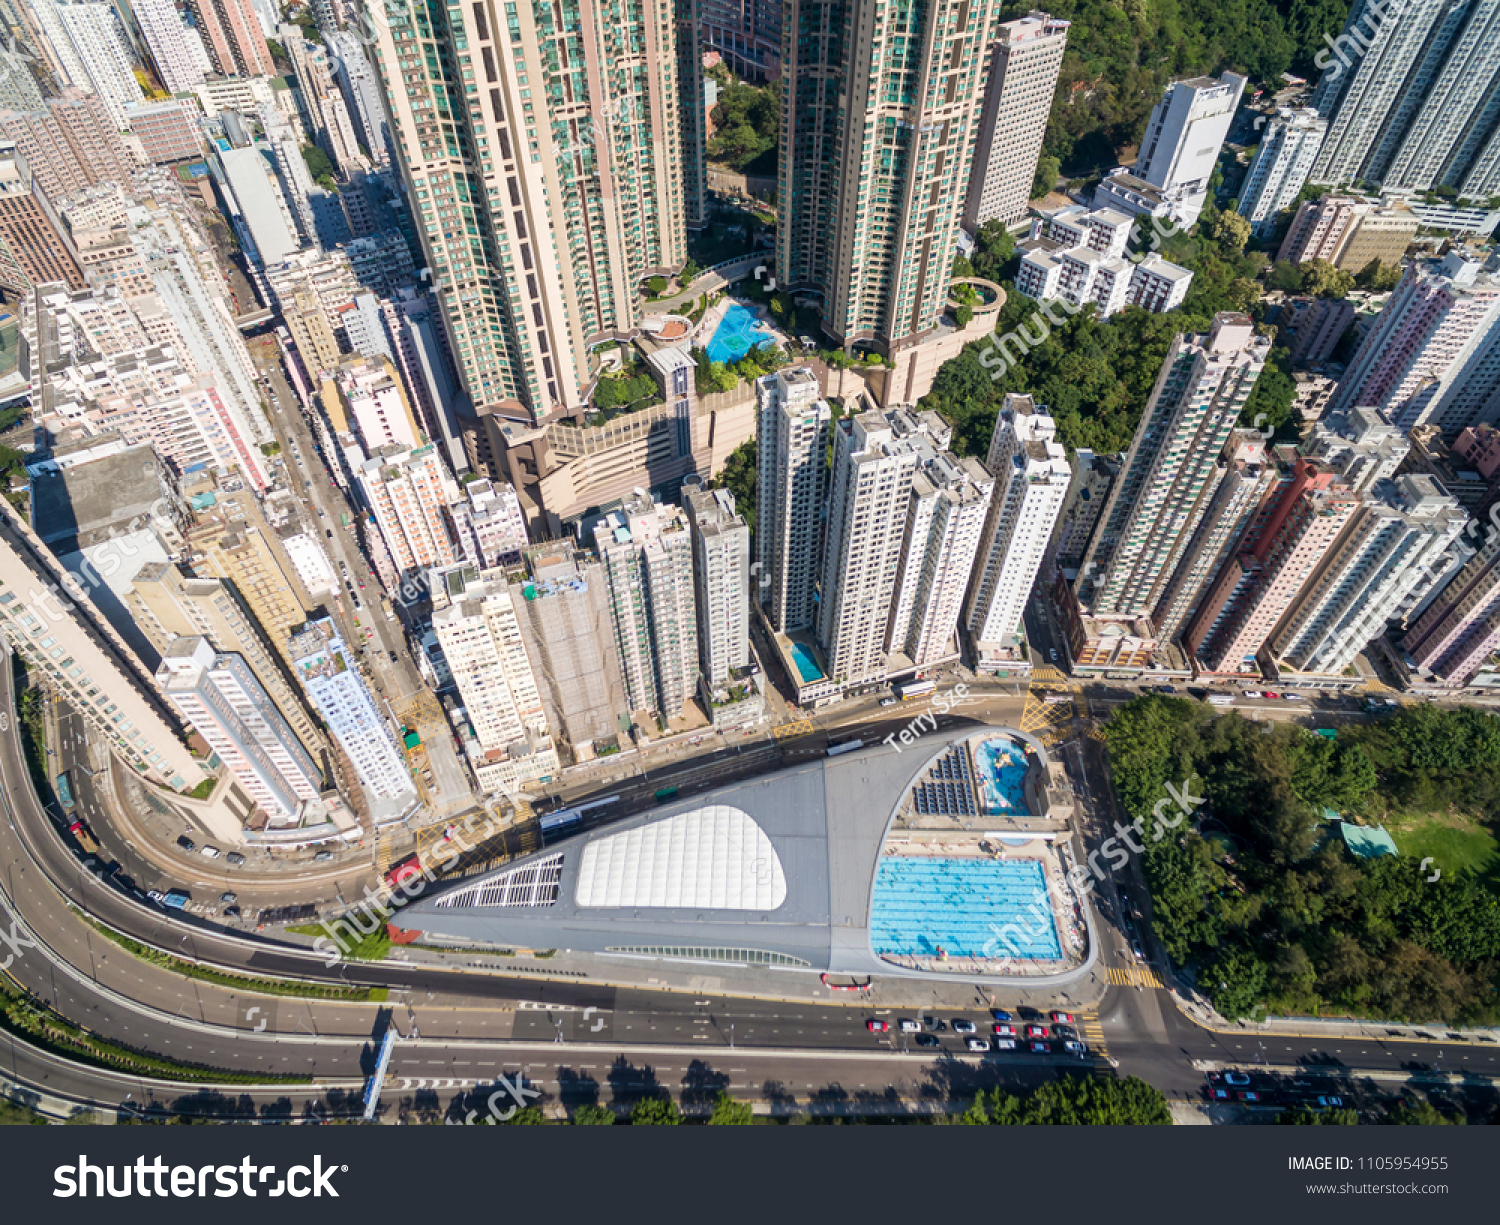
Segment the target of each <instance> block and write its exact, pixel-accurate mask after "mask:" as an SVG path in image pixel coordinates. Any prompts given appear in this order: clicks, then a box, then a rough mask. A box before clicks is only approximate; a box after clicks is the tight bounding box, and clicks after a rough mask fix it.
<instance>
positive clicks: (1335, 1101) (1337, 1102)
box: [1315, 1094, 1344, 1110]
mask: <svg viewBox="0 0 1500 1225" xmlns="http://www.w3.org/2000/svg"><path fill="white" fill-rule="evenodd" d="M1343 1104H1344V1099H1343V1098H1341V1097H1334V1096H1333V1095H1331V1094H1330V1095H1327V1096H1324V1097H1320V1098H1318V1102H1317V1105H1316V1107H1315V1109H1317V1110H1328V1109H1330V1108H1332V1109H1335V1110H1336V1109H1338V1108H1339V1107H1340V1106H1342V1105H1343Z"/></svg>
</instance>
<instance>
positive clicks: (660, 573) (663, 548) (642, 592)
mask: <svg viewBox="0 0 1500 1225" xmlns="http://www.w3.org/2000/svg"><path fill="white" fill-rule="evenodd" d="M594 544H595V547H596V548H597V549H598V550H599V560H600V561H601V562H602V563H603V565H604V576H605V581H606V583H607V584H608V586H609V608H610V618H611V620H612V621H613V623H614V638H615V648H616V650H617V651H618V652H619V657H620V672H621V674H622V676H623V677H624V680H625V695H626V697H627V699H628V700H629V702H630V709H631V710H632V711H633V712H634V711H655V712H656V714H657V715H658V716H659V717H661V718H662V719H671V718H675V717H676V716H677V715H678V714H679V713H680V712H681V710H682V706H683V703H685V702H686V701H687V700H688V699H689V698H691V697H692V696H693V694H694V693H695V692H696V691H697V688H698V618H697V613H696V601H695V599H694V594H693V540H692V535H691V533H690V532H689V530H688V522H687V516H686V515H685V514H684V513H683V512H682V511H681V510H680V509H678V508H677V507H675V506H659V505H657V504H656V503H654V502H653V501H652V500H651V498H650V496H649V495H647V494H645V493H643V492H640V491H637V493H636V495H635V496H634V497H632V498H631V499H630V500H629V501H628V502H626V503H625V505H624V507H623V508H622V509H620V510H618V511H616V512H614V513H613V514H611V515H607V516H605V517H604V518H603V519H600V520H599V522H598V523H597V524H595V526H594Z"/></svg>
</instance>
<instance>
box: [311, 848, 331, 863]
mask: <svg viewBox="0 0 1500 1225" xmlns="http://www.w3.org/2000/svg"><path fill="white" fill-rule="evenodd" d="M332 858H333V852H332V851H319V852H318V853H317V854H316V855H314V856H313V862H314V863H327V862H328V861H329V860H330V859H332Z"/></svg>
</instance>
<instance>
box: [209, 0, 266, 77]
mask: <svg viewBox="0 0 1500 1225" xmlns="http://www.w3.org/2000/svg"><path fill="white" fill-rule="evenodd" d="M188 4H189V6H190V7H191V8H192V10H193V18H194V21H195V24H196V26H197V29H198V31H199V32H200V33H201V34H202V36H203V43H204V46H206V47H207V48H208V55H209V59H210V60H212V62H213V66H214V71H215V72H217V73H218V74H219V75H220V76H222V77H273V76H275V75H276V66H275V65H274V64H273V63H272V62H271V52H270V49H269V48H267V46H266V36H265V34H264V33H262V32H261V28H260V19H259V18H258V17H256V15H255V6H254V5H253V4H252V3H251V0H188Z"/></svg>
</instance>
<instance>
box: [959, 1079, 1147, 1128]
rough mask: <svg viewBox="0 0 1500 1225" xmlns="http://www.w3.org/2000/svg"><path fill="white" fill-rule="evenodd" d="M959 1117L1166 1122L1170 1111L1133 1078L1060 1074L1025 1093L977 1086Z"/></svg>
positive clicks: (1007, 1121)
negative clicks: (968, 1105) (967, 1107)
mask: <svg viewBox="0 0 1500 1225" xmlns="http://www.w3.org/2000/svg"><path fill="white" fill-rule="evenodd" d="M960 1119H961V1121H962V1122H964V1123H988V1124H991V1125H998V1126H1009V1125H1025V1126H1054V1125H1055V1126H1081V1125H1086V1126H1097V1125H1117V1126H1118V1125H1137V1126H1139V1125H1146V1126H1167V1125H1170V1124H1171V1122H1172V1112H1171V1110H1170V1109H1168V1107H1167V1099H1166V1098H1165V1097H1163V1096H1162V1093H1161V1090H1159V1089H1157V1088H1155V1087H1154V1086H1152V1085H1148V1084H1147V1083H1146V1082H1145V1081H1143V1080H1140V1079H1138V1078H1137V1077H1134V1076H1131V1077H1128V1078H1126V1079H1124V1080H1118V1079H1115V1078H1110V1079H1105V1080H1101V1079H1097V1078H1095V1077H1090V1076H1066V1077H1063V1078H1062V1079H1060V1080H1055V1081H1049V1082H1048V1083H1047V1084H1045V1085H1042V1086H1041V1087H1040V1088H1038V1089H1035V1090H1033V1091H1032V1092H1031V1093H1029V1094H1025V1095H1018V1094H1014V1093H1008V1092H1006V1091H1005V1090H1003V1089H989V1090H981V1091H980V1093H979V1094H978V1095H977V1096H976V1098H975V1101H974V1105H973V1107H971V1108H970V1110H969V1111H968V1112H967V1113H966V1114H964V1115H962V1116H960Z"/></svg>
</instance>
